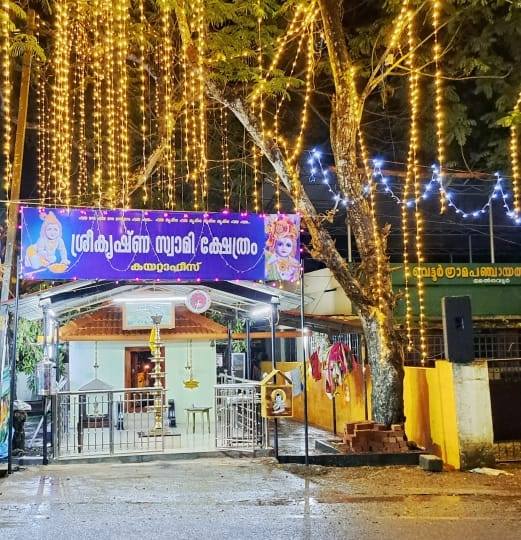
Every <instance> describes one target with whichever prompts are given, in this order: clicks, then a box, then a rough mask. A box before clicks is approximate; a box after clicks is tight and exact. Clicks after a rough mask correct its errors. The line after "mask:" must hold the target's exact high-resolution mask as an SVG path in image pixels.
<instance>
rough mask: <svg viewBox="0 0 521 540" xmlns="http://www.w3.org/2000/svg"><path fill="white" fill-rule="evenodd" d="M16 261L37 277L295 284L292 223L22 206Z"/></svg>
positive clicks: (282, 218) (283, 217) (296, 236)
mask: <svg viewBox="0 0 521 540" xmlns="http://www.w3.org/2000/svg"><path fill="white" fill-rule="evenodd" d="M22 261H23V267H22V268H23V272H22V273H23V277H24V278H26V279H38V280H59V279H63V280H71V279H106V280H120V279H124V280H130V279H137V280H179V281H195V280H217V279H222V280H235V279H242V280H284V281H296V280H297V279H298V277H299V271H300V218H299V216H298V215H295V214H289V215H288V214H270V215H259V214H234V213H225V212H222V213H202V212H163V211H152V210H148V211H147V210H103V209H94V208H81V209H80V208H71V209H64V208H36V207H24V208H23V209H22Z"/></svg>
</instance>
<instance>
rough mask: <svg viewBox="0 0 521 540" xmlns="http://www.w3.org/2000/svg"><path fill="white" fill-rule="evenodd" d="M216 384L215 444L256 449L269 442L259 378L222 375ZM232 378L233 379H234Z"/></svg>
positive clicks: (223, 446) (221, 446)
mask: <svg viewBox="0 0 521 540" xmlns="http://www.w3.org/2000/svg"><path fill="white" fill-rule="evenodd" d="M219 381H220V382H221V384H217V385H216V386H215V445H216V447H217V448H240V449H245V450H252V451H253V450H256V449H260V448H266V447H267V446H268V429H267V422H266V420H265V419H264V418H262V417H261V397H260V385H259V382H258V381H248V380H246V379H238V378H236V377H230V376H229V375H220V376H219ZM232 381H233V382H232Z"/></svg>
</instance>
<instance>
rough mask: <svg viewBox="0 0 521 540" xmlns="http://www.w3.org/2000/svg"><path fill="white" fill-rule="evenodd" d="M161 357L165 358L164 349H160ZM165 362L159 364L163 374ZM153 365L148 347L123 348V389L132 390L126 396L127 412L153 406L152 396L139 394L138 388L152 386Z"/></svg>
mask: <svg viewBox="0 0 521 540" xmlns="http://www.w3.org/2000/svg"><path fill="white" fill-rule="evenodd" d="M161 356H162V358H165V348H164V347H161ZM164 364H165V362H164V360H163V361H162V362H161V372H162V373H164V372H165V365H164ZM152 368H153V363H152V360H151V352H150V348H148V347H125V388H132V389H134V390H133V391H132V392H129V393H128V395H127V403H128V409H129V412H134V411H135V412H138V411H141V410H143V409H145V408H146V407H149V406H152V405H153V404H154V398H153V395H151V394H150V393H149V392H140V391H139V390H138V389H139V388H150V387H151V386H154V379H153V378H152V376H151V371H152Z"/></svg>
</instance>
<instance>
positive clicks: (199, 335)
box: [60, 306, 227, 341]
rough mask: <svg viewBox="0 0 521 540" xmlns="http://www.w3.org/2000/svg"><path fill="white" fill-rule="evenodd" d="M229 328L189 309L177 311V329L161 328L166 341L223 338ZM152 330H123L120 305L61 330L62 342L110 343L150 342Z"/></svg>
mask: <svg viewBox="0 0 521 540" xmlns="http://www.w3.org/2000/svg"><path fill="white" fill-rule="evenodd" d="M226 335H227V332H226V328H225V327H224V326H222V325H220V324H218V323H216V322H214V321H212V320H211V319H208V318H207V317H204V316H203V315H197V314H195V313H192V312H191V311H188V309H186V308H185V307H176V308H175V328H172V329H167V328H165V329H161V340H162V341H174V340H183V339H222V338H225V337H226ZM149 336H150V329H139V330H123V314H122V310H121V308H120V307H118V306H110V307H106V308H103V309H99V310H97V311H94V312H92V313H89V314H87V315H83V316H80V317H78V318H77V319H74V320H72V321H70V322H68V323H67V324H66V325H64V326H63V327H62V328H60V340H61V341H92V340H96V341H104V340H105V341H109V340H137V341H141V340H146V341H148V339H149Z"/></svg>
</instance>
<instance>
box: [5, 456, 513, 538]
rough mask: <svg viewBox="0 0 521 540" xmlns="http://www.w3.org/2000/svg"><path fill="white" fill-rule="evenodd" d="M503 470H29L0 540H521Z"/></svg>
mask: <svg viewBox="0 0 521 540" xmlns="http://www.w3.org/2000/svg"><path fill="white" fill-rule="evenodd" d="M507 470H509V471H510V472H511V473H513V476H501V477H497V478H492V477H487V476H481V475H476V474H471V473H442V474H438V475H435V474H428V473H424V472H423V471H420V470H418V469H417V468H414V467H411V468H365V467H364V468H357V469H325V468H317V467H312V468H310V469H309V470H305V469H304V467H303V466H289V467H282V466H279V465H278V464H275V463H274V462H273V461H272V460H268V459H266V460H249V459H237V460H232V459H225V458H223V459H199V460H191V461H172V462H154V463H148V464H139V465H109V464H98V465H51V466H48V467H46V468H44V467H38V468H37V467H34V468H29V469H27V470H25V471H23V472H19V473H16V474H15V475H13V476H11V477H9V478H8V479H4V480H0V538H1V539H2V540H4V539H6V540H7V539H9V540H10V539H52V540H60V539H80V538H89V539H95V540H102V539H105V538H110V539H119V538H124V539H125V540H129V539H133V538H155V539H156V538H175V539H192V538H193V539H198V540H200V539H203V540H206V539H213V538H215V539H228V538H229V539H257V538H259V539H288V540H289V539H309V540H311V539H313V540H316V539H328V540H331V539H337V538H338V539H350V538H353V539H355V538H356V539H359V538H364V539H373V538H375V539H377V538H378V539H380V538H385V539H393V538H397V539H398V538H399V539H404V540H406V539H413V538H414V539H415V540H417V539H418V538H422V539H423V538H435V539H437V540H438V539H442V538H443V539H452V538H458V539H461V538H463V539H465V540H470V539H481V538H483V539H487V540H491V539H492V540H493V539H496V538H497V539H502V540H503V539H505V540H507V539H514V538H515V539H519V538H520V537H521V469H514V468H512V469H507Z"/></svg>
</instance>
